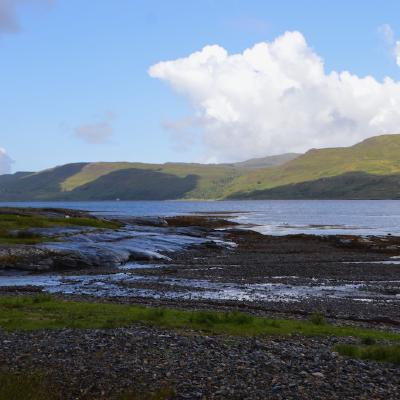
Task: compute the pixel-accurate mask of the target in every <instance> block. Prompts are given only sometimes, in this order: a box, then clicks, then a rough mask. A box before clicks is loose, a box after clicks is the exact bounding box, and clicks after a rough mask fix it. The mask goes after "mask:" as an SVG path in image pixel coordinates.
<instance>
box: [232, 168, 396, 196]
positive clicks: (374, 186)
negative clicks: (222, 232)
mask: <svg viewBox="0 0 400 400" xmlns="http://www.w3.org/2000/svg"><path fill="white" fill-rule="evenodd" d="M232 198H234V199H240V200H248V199H253V200H300V199H325V200H327V199H331V200H333V199H348V200H357V199H364V200H365V199H369V200H379V199H400V174H398V175H373V174H367V173H365V172H348V173H346V174H343V175H338V176H333V177H330V178H321V179H317V180H314V181H308V182H301V183H292V184H290V185H283V186H278V187H274V188H272V189H265V190H255V191H253V192H249V193H243V194H240V195H239V194H236V195H233V196H232Z"/></svg>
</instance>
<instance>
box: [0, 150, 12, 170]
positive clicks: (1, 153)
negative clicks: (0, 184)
mask: <svg viewBox="0 0 400 400" xmlns="http://www.w3.org/2000/svg"><path fill="white" fill-rule="evenodd" d="M12 163H13V161H12V159H11V158H10V157H9V156H8V154H7V152H6V151H5V149H3V148H2V147H0V175H2V174H8V173H10V172H11V164H12Z"/></svg>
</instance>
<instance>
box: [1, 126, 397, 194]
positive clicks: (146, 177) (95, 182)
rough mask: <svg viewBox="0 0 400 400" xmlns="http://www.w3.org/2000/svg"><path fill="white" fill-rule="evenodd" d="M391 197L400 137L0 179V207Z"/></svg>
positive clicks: (81, 166)
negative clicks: (231, 158)
mask: <svg viewBox="0 0 400 400" xmlns="http://www.w3.org/2000/svg"><path fill="white" fill-rule="evenodd" d="M117 198H118V199H120V200H169V199H171V200H172V199H199V200H202V199H204V200H205V199H228V198H229V199H299V198H302V199H313V198H316V199H317V198H318V199H329V198H332V199H397V198H400V135H398V134H397V135H396V134H393V135H381V136H375V137H372V138H369V139H366V140H364V141H363V142H360V143H358V144H356V145H354V146H350V147H339V148H326V149H312V150H309V151H308V152H306V153H305V154H302V155H299V154H295V153H287V154H282V155H278V156H269V157H264V158H257V159H251V160H247V161H243V162H238V163H231V164H196V163H165V164H145V163H131V162H115V163H113V162H97V163H74V164H66V165H62V166H58V167H55V168H51V169H47V170H44V171H40V172H18V173H15V174H12V175H1V176H0V201H18V200H19V201H34V200H76V201H79V200H115V199H117Z"/></svg>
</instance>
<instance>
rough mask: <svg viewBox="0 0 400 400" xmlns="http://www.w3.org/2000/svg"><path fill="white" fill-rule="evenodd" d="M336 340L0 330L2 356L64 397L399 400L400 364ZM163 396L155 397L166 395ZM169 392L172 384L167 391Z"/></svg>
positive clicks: (146, 329) (165, 332) (141, 330)
mask: <svg viewBox="0 0 400 400" xmlns="http://www.w3.org/2000/svg"><path fill="white" fill-rule="evenodd" d="M338 342H339V340H338V339H334V338H316V339H312V338H301V337H294V338H286V339H283V338H268V337H267V338H238V337H226V336H205V335H199V334H196V333H194V332H189V331H188V332H181V333H177V332H173V331H170V330H160V329H155V328H149V327H141V326H134V327H132V328H124V329H108V330H87V331H79V330H58V331H36V332H31V333H22V332H16V333H10V334H7V333H0V343H1V352H0V362H1V365H2V367H3V368H4V367H8V368H9V369H10V370H12V371H18V370H22V371H29V370H32V369H34V370H41V371H45V372H46V374H47V376H48V378H49V379H51V382H52V383H53V384H54V385H55V387H56V388H58V389H59V390H60V391H61V393H62V397H60V398H62V399H71V400H72V399H118V398H120V397H119V395H120V394H121V393H124V392H125V393H126V392H127V393H129V396H130V397H128V396H127V397H124V398H127V399H128V398H129V399H151V398H160V399H168V398H169V399H173V398H176V399H281V400H283V399H340V400H342V399H349V400H353V399H387V400H389V399H393V400H395V399H398V398H399V393H400V376H399V368H398V367H394V366H391V365H390V364H389V365H385V364H379V363H375V362H364V361H358V360H352V359H349V358H345V357H342V356H339V355H338V354H337V353H335V352H333V351H332V346H334V345H335V344H337V343H338ZM160 389H161V392H164V395H163V396H160V397H151V395H150V393H152V392H157V391H160ZM163 389H164V390H163Z"/></svg>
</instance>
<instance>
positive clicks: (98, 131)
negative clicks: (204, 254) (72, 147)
mask: <svg viewBox="0 0 400 400" xmlns="http://www.w3.org/2000/svg"><path fill="white" fill-rule="evenodd" d="M114 118H115V114H114V113H113V112H111V111H108V112H107V113H105V115H104V117H103V119H102V120H101V121H97V122H93V123H85V124H82V125H79V126H77V127H76V128H75V135H76V136H78V137H79V138H80V139H82V140H84V141H85V142H87V143H90V144H102V143H106V142H107V141H108V139H109V138H110V137H111V136H112V135H113V133H114V129H113V127H112V120H113V119H114Z"/></svg>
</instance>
